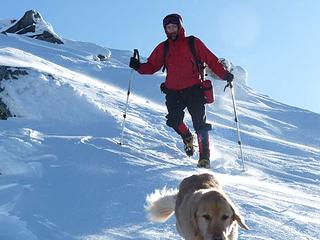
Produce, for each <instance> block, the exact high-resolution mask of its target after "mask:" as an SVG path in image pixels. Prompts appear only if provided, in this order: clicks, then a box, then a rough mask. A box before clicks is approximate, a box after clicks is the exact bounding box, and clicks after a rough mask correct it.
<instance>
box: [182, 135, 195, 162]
mask: <svg viewBox="0 0 320 240" xmlns="http://www.w3.org/2000/svg"><path fill="white" fill-rule="evenodd" d="M183 143H184V151H185V152H186V154H187V156H188V157H191V156H192V155H193V153H194V146H193V136H192V134H190V135H189V136H188V137H184V138H183Z"/></svg>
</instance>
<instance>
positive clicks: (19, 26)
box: [0, 10, 63, 44]
mask: <svg viewBox="0 0 320 240" xmlns="http://www.w3.org/2000/svg"><path fill="white" fill-rule="evenodd" d="M0 31H1V33H4V34H6V33H15V34H21V35H26V36H28V37H32V38H36V39H39V40H43V41H47V42H51V43H58V44H63V41H62V39H61V38H60V37H59V36H58V35H57V34H56V33H55V32H54V31H53V29H52V27H51V25H50V24H48V23H47V22H46V21H45V20H44V19H43V18H42V16H41V15H40V13H39V12H37V11H34V10H30V11H27V12H26V13H25V14H24V15H23V17H22V18H20V19H19V20H11V24H10V25H9V26H6V27H3V28H2V29H0Z"/></svg>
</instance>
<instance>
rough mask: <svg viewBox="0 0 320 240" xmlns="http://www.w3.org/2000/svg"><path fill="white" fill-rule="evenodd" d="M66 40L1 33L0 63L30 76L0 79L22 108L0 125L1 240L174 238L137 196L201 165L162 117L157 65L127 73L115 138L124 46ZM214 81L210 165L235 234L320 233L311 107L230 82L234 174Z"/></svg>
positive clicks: (315, 119) (225, 111)
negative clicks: (234, 209)
mask: <svg viewBox="0 0 320 240" xmlns="http://www.w3.org/2000/svg"><path fill="white" fill-rule="evenodd" d="M64 42H65V44H64V45H56V44H51V43H47V42H43V41H39V40H35V39H30V38H27V37H24V36H17V35H13V34H8V35H7V36H6V35H2V34H0V65H6V66H13V67H24V68H27V69H28V73H29V75H26V76H21V77H20V78H19V79H18V80H6V81H3V82H2V83H1V84H2V87H5V90H4V91H2V92H0V97H1V98H2V99H3V101H5V102H6V104H7V105H8V106H9V107H10V110H12V111H13V112H14V114H15V115H17V116H19V117H18V118H11V119H9V120H7V121H1V122H0V142H1V145H0V171H1V173H2V175H1V176H0V239H5V240H18V239H25V240H35V239H38V240H44V239H46V240H51V239H52V240H55V239H81V240H96V239H99V240H101V239H108V240H109V239H180V237H179V236H178V234H177V232H176V230H175V219H174V217H173V218H171V219H170V220H169V221H168V222H167V223H164V224H153V223H150V222H148V221H147V219H146V218H145V213H144V204H145V197H146V195H147V194H149V193H151V192H153V191H154V189H156V188H162V187H163V186H168V187H173V188H175V187H177V186H178V184H179V182H180V181H181V180H182V179H183V178H184V177H186V176H190V175H191V174H194V173H197V172H204V171H207V170H199V169H196V168H195V165H196V160H197V156H195V157H194V158H187V157H185V155H184V153H183V151H182V143H181V140H180V139H179V137H178V136H176V134H175V133H174V132H173V131H172V130H171V129H169V128H168V127H167V126H166V125H165V115H166V109H165V107H164V104H163V102H164V96H163V95H162V94H161V93H160V91H159V85H160V83H161V82H162V81H163V79H164V76H163V74H162V73H158V74H155V75H153V76H141V75H138V74H136V73H134V80H133V84H132V94H131V95H130V101H129V104H130V105H129V112H128V116H127V123H126V129H125V130H126V131H125V135H124V141H125V142H124V143H125V144H124V145H123V146H119V145H118V144H117V143H118V142H119V141H120V132H121V123H122V120H123V117H122V115H123V110H124V108H125V100H126V91H127V84H128V79H129V77H130V74H131V70H130V69H129V68H128V67H127V63H128V59H129V57H130V56H131V54H132V52H130V51H123V50H114V49H106V48H103V47H100V46H97V45H95V44H91V43H83V42H77V41H71V40H67V39H64ZM97 54H103V55H107V56H110V57H109V59H108V61H103V62H100V61H96V60H95V56H96V55H97ZM214 85H215V91H216V103H215V104H214V105H210V106H208V108H207V115H208V120H209V122H211V123H212V124H213V127H214V130H213V131H212V132H211V133H210V136H211V141H210V144H211V148H212V149H213V156H212V165H213V167H212V172H214V173H215V174H216V176H217V177H218V178H219V180H220V181H221V183H222V184H223V185H224V188H225V191H226V193H227V194H228V195H229V196H230V197H231V198H232V199H233V200H234V202H236V204H237V205H238V206H239V208H240V209H241V212H242V214H243V215H244V217H245V219H246V223H247V225H248V226H249V227H250V230H249V231H240V239H252V240H253V239H266V240H267V239H268V240H269V239H279V240H283V239H290V240H291V239H312V240H317V239H319V238H320V222H319V216H320V199H319V193H320V187H319V171H320V164H319V160H320V149H319V146H320V137H319V136H320V128H319V127H318V126H319V124H320V115H319V114H315V113H312V112H310V111H307V110H303V109H299V108H295V107H292V106H288V105H285V104H282V103H279V102H277V101H275V100H273V99H271V98H269V97H268V96H265V95H262V94H260V93H257V92H255V91H254V90H253V89H251V88H250V87H248V86H246V85H244V84H243V83H241V84H237V85H236V86H235V94H236V99H237V107H238V114H239V119H240V127H241V130H242V131H241V134H242V135H241V136H242V142H243V151H244V157H245V159H244V161H245V166H246V172H244V173H243V172H241V171H240V170H241V166H240V162H239V160H238V153H239V149H238V145H237V142H236V141H237V135H236V129H235V123H234V117H233V108H232V102H231V98H230V92H229V91H228V90H227V91H226V92H223V87H224V82H222V81H214ZM187 122H188V123H189V125H190V117H189V116H187Z"/></svg>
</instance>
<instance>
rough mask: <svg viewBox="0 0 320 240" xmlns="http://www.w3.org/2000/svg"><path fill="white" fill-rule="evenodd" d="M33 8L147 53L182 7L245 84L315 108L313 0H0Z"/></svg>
mask: <svg viewBox="0 0 320 240" xmlns="http://www.w3.org/2000/svg"><path fill="white" fill-rule="evenodd" d="M29 9H35V10H38V11H39V12H40V13H41V14H42V16H43V17H44V18H45V19H46V20H47V21H48V22H50V23H51V24H52V25H53V27H54V30H55V32H56V33H58V34H59V35H60V36H62V37H65V38H69V39H74V40H81V41H88V42H94V43H97V44H99V45H102V46H105V47H110V48H116V49H123V50H125V49H126V50H127V49H129V50H131V49H133V48H138V49H139V50H140V53H141V55H142V56H145V57H147V56H149V54H150V53H151V51H152V50H153V48H154V47H155V46H156V45H157V44H158V43H159V42H160V41H163V40H164V39H165V34H164V32H163V28H162V18H163V17H164V16H165V15H166V14H169V13H172V12H177V13H180V14H181V15H182V17H183V20H184V27H185V29H186V32H187V34H189V35H195V36H197V37H199V38H200V39H201V40H202V41H203V42H204V43H205V44H206V45H207V46H208V47H209V48H210V49H211V50H212V51H213V52H214V53H215V54H216V55H217V56H218V57H225V58H227V59H229V60H231V61H232V62H233V63H234V64H236V65H241V66H243V67H244V68H245V69H247V70H248V72H249V79H248V84H249V85H250V86H251V87H253V88H254V89H256V90H257V91H259V92H261V93H264V94H266V95H269V96H271V97H273V98H274V99H276V100H279V101H281V102H283V103H287V104H289V105H293V106H297V107H302V108H305V109H309V110H311V111H314V112H318V113H320V104H319V103H320V97H319V92H320V81H319V80H320V78H319V75H318V73H319V69H320V62H319V56H320V47H319V43H320V31H319V24H320V14H319V13H320V1H318V0H269V1H267V0H259V1H256V0H242V1H239V0H228V1H227V0H224V1H223V0H201V1H199V0H188V1H187V0H185V1H183V0H180V1H178V0H152V1H150V0H135V1H130V0H127V1H125V0H117V1H107V0H92V1H87V0H54V1H53V0H52V1H49V0H47V1H46V0H19V1H18V0H17V1H13V0H1V8H0V18H1V19H4V18H20V17H21V16H22V15H23V13H24V12H25V11H26V10H29Z"/></svg>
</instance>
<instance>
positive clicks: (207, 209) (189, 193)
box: [145, 173, 249, 240]
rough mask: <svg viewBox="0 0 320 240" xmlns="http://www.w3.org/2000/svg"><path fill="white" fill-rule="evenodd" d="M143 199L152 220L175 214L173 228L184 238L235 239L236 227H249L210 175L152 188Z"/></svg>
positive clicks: (207, 239)
mask: <svg viewBox="0 0 320 240" xmlns="http://www.w3.org/2000/svg"><path fill="white" fill-rule="evenodd" d="M146 202H147V204H146V206H145V209H146V211H147V213H148V218H149V219H150V220H151V221H153V222H165V221H166V220H168V219H169V218H170V217H171V216H172V215H173V214H175V216H176V227H177V231H178V233H179V234H180V235H181V236H182V237H183V238H185V239H186V240H236V239H238V226H240V227H241V228H243V229H246V230H248V229H249V228H248V226H247V225H246V224H245V222H244V219H243V217H242V216H241V214H240V212H239V210H238V209H237V208H236V206H235V205H234V204H233V203H232V201H231V200H230V199H229V198H228V197H227V196H226V195H225V193H224V192H223V189H222V187H221V186H220V184H219V183H218V181H217V180H216V179H215V178H214V176H213V175H211V174H207V173H205V174H199V175H192V176H190V177H188V178H185V179H184V180H183V181H182V182H181V184H180V186H179V190H174V189H167V188H163V189H162V190H156V191H155V192H154V193H152V194H150V195H148V196H147V198H146Z"/></svg>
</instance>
